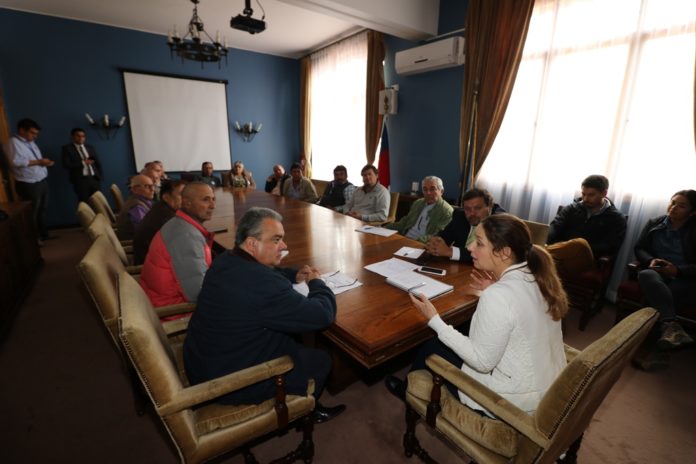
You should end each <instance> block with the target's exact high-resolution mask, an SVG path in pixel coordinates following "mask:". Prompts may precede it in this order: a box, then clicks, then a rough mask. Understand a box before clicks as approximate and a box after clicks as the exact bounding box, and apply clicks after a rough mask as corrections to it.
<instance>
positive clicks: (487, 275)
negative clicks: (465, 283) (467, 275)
mask: <svg viewBox="0 0 696 464" xmlns="http://www.w3.org/2000/svg"><path fill="white" fill-rule="evenodd" d="M471 279H472V280H473V282H471V283H470V284H469V286H470V287H471V288H473V289H474V290H477V291H478V292H482V291H484V290H485V289H486V288H488V287H489V286H490V285H491V284H494V283H495V282H496V281H497V279H496V278H495V276H494V275H493V273H492V272H488V271H481V270H479V269H474V270H473V271H472V272H471Z"/></svg>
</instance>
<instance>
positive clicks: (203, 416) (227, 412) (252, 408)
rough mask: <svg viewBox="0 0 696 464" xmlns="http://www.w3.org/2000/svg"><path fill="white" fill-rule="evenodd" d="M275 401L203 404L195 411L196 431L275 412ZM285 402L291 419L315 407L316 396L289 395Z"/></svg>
mask: <svg viewBox="0 0 696 464" xmlns="http://www.w3.org/2000/svg"><path fill="white" fill-rule="evenodd" d="M274 401H275V400H273V399H270V400H266V401H264V402H263V403H261V404H242V405H228V404H218V403H212V404H209V405H207V406H203V407H202V408H199V409H197V410H196V411H195V416H194V417H195V419H194V421H195V424H196V433H197V434H198V435H199V436H200V435H206V434H209V433H212V432H214V431H216V430H219V429H224V428H227V427H230V426H233V425H237V424H242V423H244V422H247V421H250V420H251V419H255V418H257V417H259V416H262V415H263V414H267V413H271V414H275V412H274V411H273V404H274ZM285 402H286V404H287V406H288V418H289V420H290V421H292V420H293V419H294V418H297V417H299V416H301V415H304V414H306V413H308V412H309V411H311V410H312V409H314V397H312V396H311V395H308V396H297V395H288V396H287V397H286V398H285Z"/></svg>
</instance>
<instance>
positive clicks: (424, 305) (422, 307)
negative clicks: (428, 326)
mask: <svg viewBox="0 0 696 464" xmlns="http://www.w3.org/2000/svg"><path fill="white" fill-rule="evenodd" d="M408 296H409V297H411V301H412V302H413V304H414V306H415V307H416V308H418V310H419V311H420V312H421V314H423V316H425V317H426V318H427V319H428V320H430V319H432V318H433V317H435V316H437V310H436V309H435V306H433V304H432V303H431V302H430V300H428V298H427V297H426V296H425V295H423V294H422V293H418V294H416V295H414V294H413V293H411V292H408Z"/></svg>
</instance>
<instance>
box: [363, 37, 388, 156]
mask: <svg viewBox="0 0 696 464" xmlns="http://www.w3.org/2000/svg"><path fill="white" fill-rule="evenodd" d="M383 63H384V38H383V36H382V33H381V32H376V31H368V32H367V87H366V88H365V150H366V154H367V162H368V164H374V162H375V154H376V151H377V145H378V144H379V138H380V136H381V135H382V115H380V114H379V92H380V90H383V89H384V64H383Z"/></svg>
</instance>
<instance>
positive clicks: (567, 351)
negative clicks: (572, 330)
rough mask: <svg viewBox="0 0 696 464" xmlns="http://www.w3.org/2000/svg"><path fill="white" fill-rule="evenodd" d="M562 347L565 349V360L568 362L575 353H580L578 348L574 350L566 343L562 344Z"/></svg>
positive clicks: (573, 357)
mask: <svg viewBox="0 0 696 464" xmlns="http://www.w3.org/2000/svg"><path fill="white" fill-rule="evenodd" d="M563 348H564V349H565V355H566V362H567V363H568V364H570V362H571V361H572V360H573V359H575V357H576V356H577V355H579V354H580V350H576V349H575V348H573V347H572V346H568V345H566V344H564V345H563Z"/></svg>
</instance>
